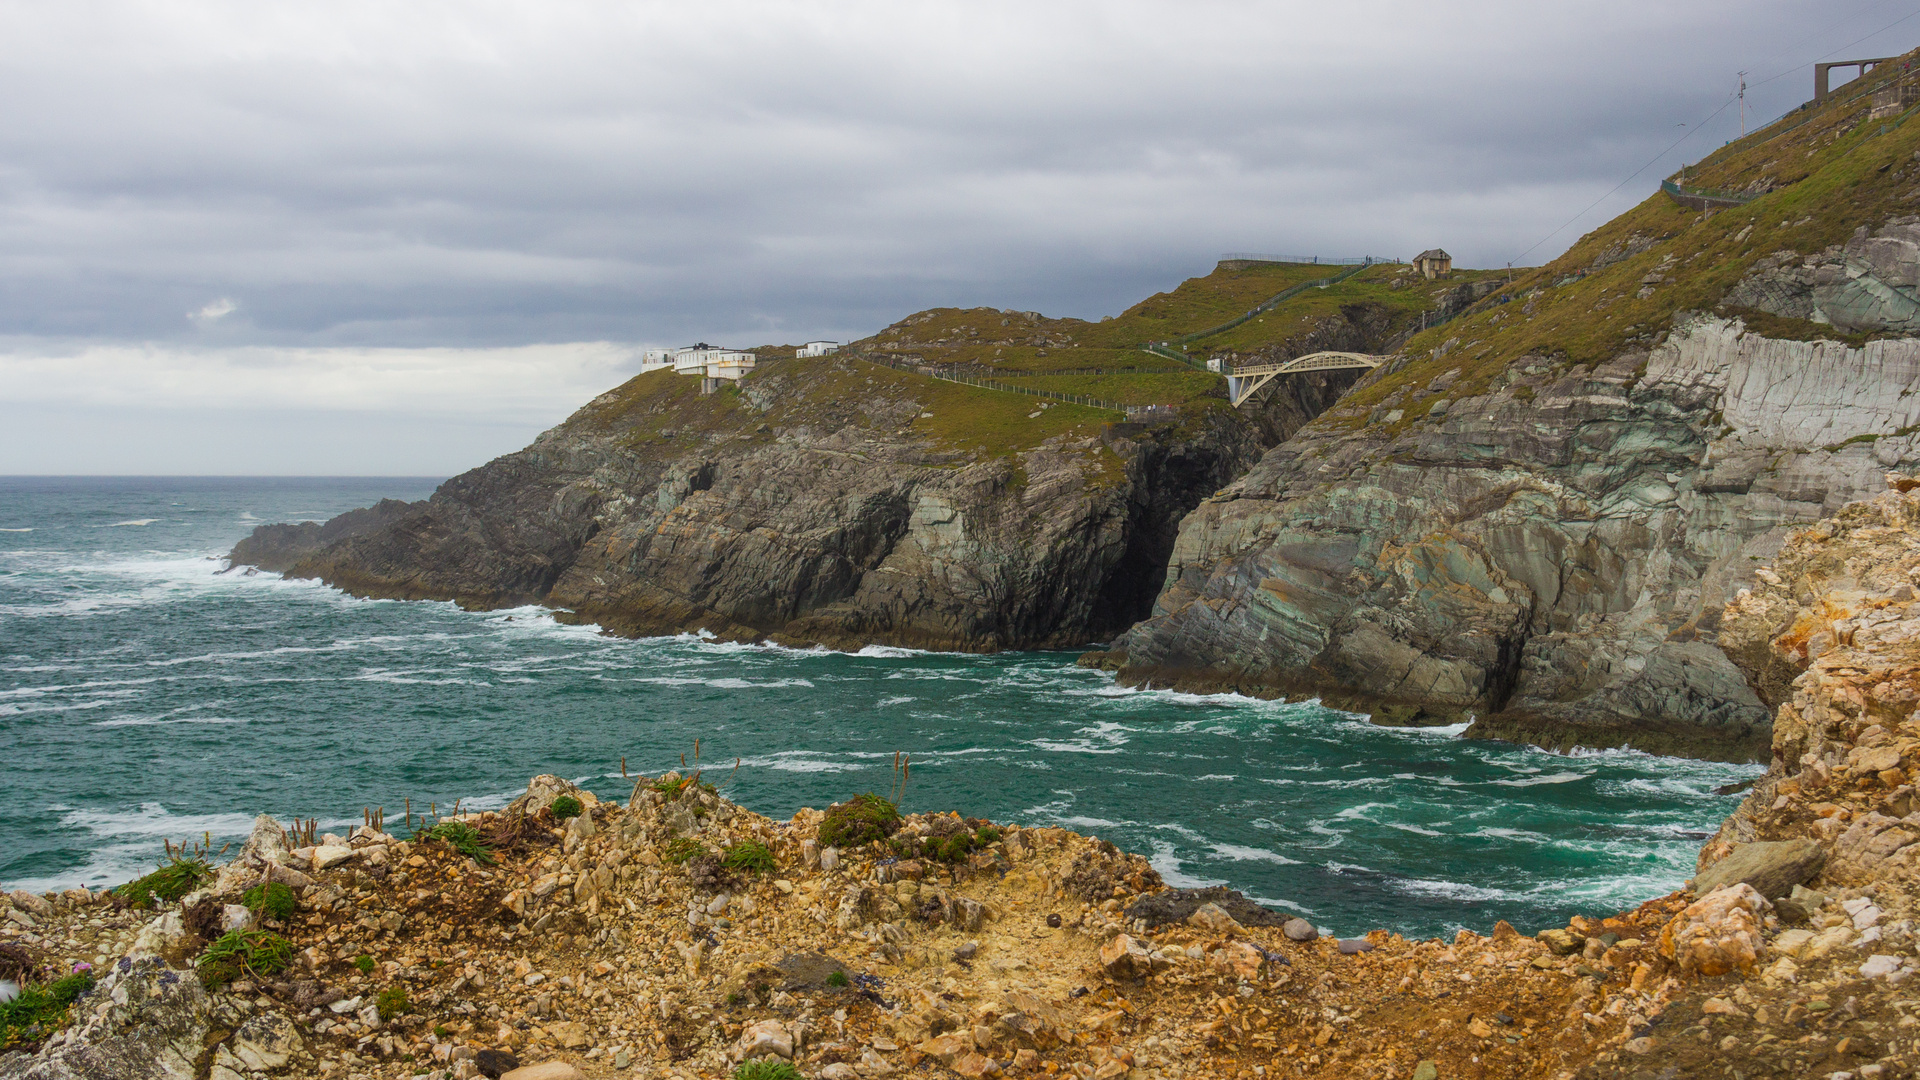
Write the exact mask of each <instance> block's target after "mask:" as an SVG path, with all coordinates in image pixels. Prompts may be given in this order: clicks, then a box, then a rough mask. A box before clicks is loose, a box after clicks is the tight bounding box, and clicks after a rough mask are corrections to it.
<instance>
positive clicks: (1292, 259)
mask: <svg viewBox="0 0 1920 1080" xmlns="http://www.w3.org/2000/svg"><path fill="white" fill-rule="evenodd" d="M1220 261H1221V262H1264V263H1305V264H1306V265H1308V266H1352V265H1354V264H1355V263H1358V264H1359V265H1361V266H1371V265H1373V264H1374V263H1393V264H1398V263H1399V262H1400V261H1401V260H1399V259H1383V258H1381V257H1380V256H1378V255H1361V256H1357V257H1354V258H1345V259H1329V258H1327V257H1326V256H1325V255H1261V254H1259V253H1257V252H1252V251H1229V252H1227V253H1226V254H1225V255H1222V256H1220Z"/></svg>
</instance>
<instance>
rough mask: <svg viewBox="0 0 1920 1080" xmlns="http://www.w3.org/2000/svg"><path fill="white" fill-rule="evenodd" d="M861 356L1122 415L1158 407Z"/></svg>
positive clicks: (957, 380)
mask: <svg viewBox="0 0 1920 1080" xmlns="http://www.w3.org/2000/svg"><path fill="white" fill-rule="evenodd" d="M860 359H862V360H866V361H869V362H871V363H875V364H885V365H886V366H888V367H890V368H894V369H896V370H899V371H912V372H915V373H917V374H921V375H930V376H932V377H933V378H936V379H939V380H941V381H943V382H951V383H959V384H961V385H962V386H978V387H980V388H981V389H983V390H1002V391H1005V392H1006V393H1009V394H1025V395H1027V396H1028V397H1037V398H1047V399H1049V400H1052V401H1060V402H1065V403H1066V404H1068V405H1085V406H1087V407H1088V408H1092V409H1105V410H1107V411H1108V412H1117V413H1119V414H1120V415H1122V416H1126V415H1128V414H1130V413H1132V412H1134V411H1137V410H1140V409H1147V408H1155V406H1149V405H1123V404H1121V403H1119V402H1117V401H1107V400H1105V399H1103V398H1097V397H1094V396H1092V395H1091V394H1062V393H1059V392H1058V391H1054V390H1036V389H1034V388H1033V387H1030V386H1012V385H1009V384H1007V383H1003V382H1000V381H999V380H997V379H987V378H982V377H980V376H977V375H963V374H960V373H959V372H957V371H949V370H945V369H944V368H943V367H942V365H938V364H928V363H925V362H923V361H919V360H908V359H902V358H900V357H894V356H881V355H876V354H866V355H862V356H861V357H860Z"/></svg>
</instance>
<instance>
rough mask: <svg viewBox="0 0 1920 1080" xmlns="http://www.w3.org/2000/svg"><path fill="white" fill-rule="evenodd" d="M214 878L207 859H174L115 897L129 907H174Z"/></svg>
mask: <svg viewBox="0 0 1920 1080" xmlns="http://www.w3.org/2000/svg"><path fill="white" fill-rule="evenodd" d="M211 877H213V867H211V866H208V865H207V861H206V860H205V859H201V858H197V857H190V856H174V857H173V858H170V859H167V860H165V861H164V862H162V863H161V864H160V868H159V869H158V870H155V871H154V872H153V873H151V874H148V875H147V876H146V877H143V878H139V879H137V880H134V881H129V882H127V883H126V884H125V885H122V886H120V887H119V888H117V889H114V890H113V895H115V896H117V897H119V898H120V899H122V900H124V901H126V903H127V906H129V907H136V908H151V907H153V906H154V904H155V903H158V902H164V903H172V902H173V901H175V900H178V899H180V898H181V897H183V896H185V895H187V894H188V893H190V892H192V891H193V890H195V889H197V888H199V887H200V883H201V882H203V881H206V880H207V879H209V878H211Z"/></svg>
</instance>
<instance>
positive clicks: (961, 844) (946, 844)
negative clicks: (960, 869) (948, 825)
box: [925, 831, 974, 863]
mask: <svg viewBox="0 0 1920 1080" xmlns="http://www.w3.org/2000/svg"><path fill="white" fill-rule="evenodd" d="M973 849H974V836H973V834H972V833H970V832H964V831H963V832H957V833H954V834H953V835H951V836H929V837H927V842H926V848H925V850H926V853H927V858H929V859H932V860H933V861H935V862H943V863H957V862H965V861H966V860H967V856H969V855H971V854H973Z"/></svg>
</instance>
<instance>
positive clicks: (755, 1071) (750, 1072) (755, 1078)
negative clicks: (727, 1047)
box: [733, 1058, 806, 1080]
mask: <svg viewBox="0 0 1920 1080" xmlns="http://www.w3.org/2000/svg"><path fill="white" fill-rule="evenodd" d="M733 1080H806V1078H805V1077H803V1076H801V1075H800V1070H799V1069H796V1068H794V1067H793V1063H792V1062H790V1061H781V1060H780V1059H779V1058H761V1059H760V1060H759V1061H743V1062H741V1063H740V1067H739V1068H737V1069H735V1070H733Z"/></svg>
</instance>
